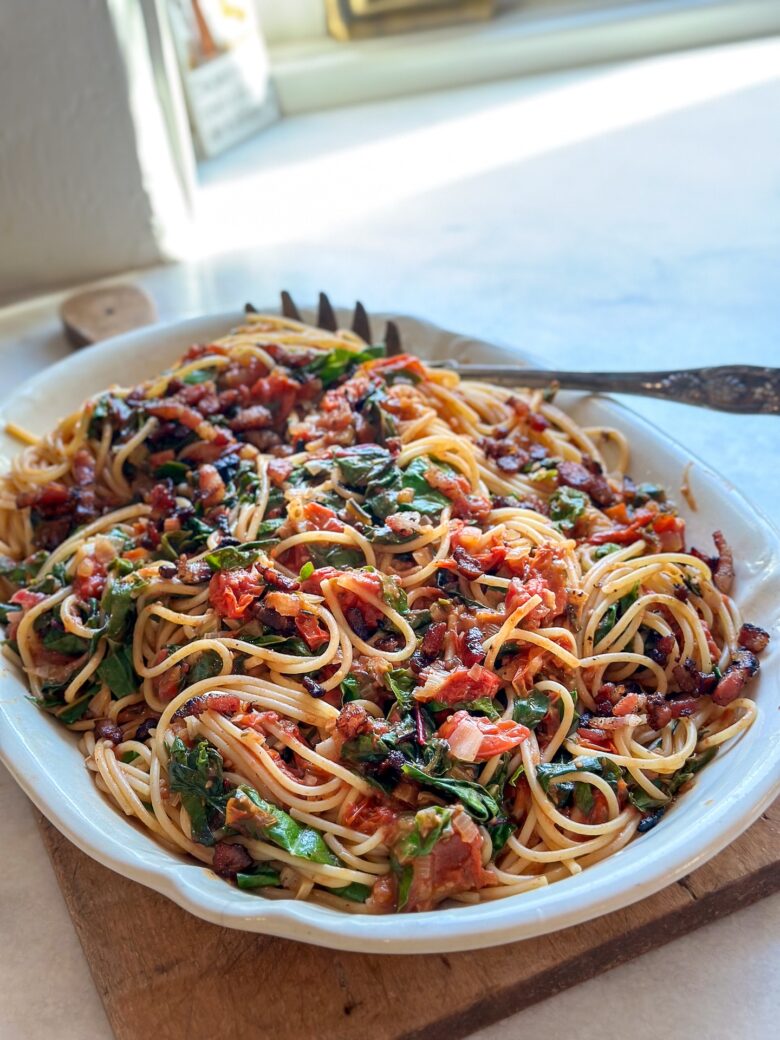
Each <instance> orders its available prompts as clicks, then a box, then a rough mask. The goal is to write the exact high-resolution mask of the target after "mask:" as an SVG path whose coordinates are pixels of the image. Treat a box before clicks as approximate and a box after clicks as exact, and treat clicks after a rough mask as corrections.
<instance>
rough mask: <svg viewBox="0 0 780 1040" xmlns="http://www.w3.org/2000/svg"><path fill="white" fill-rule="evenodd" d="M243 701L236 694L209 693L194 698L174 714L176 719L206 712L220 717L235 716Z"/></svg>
mask: <svg viewBox="0 0 780 1040" xmlns="http://www.w3.org/2000/svg"><path fill="white" fill-rule="evenodd" d="M240 707H241V701H240V700H239V698H238V697H237V696H236V695H235V694H234V693H209V694H204V696H202V697H193V698H192V700H190V701H187V703H186V704H182V706H181V707H180V708H179V709H178V711H175V712H174V713H173V717H174V718H175V719H187V718H189V717H190V716H191V715H195V716H197V715H202V714H203V712H204V711H216V712H218V713H219V714H220V715H235V713H236V712H237V711H238V710H239V708H240Z"/></svg>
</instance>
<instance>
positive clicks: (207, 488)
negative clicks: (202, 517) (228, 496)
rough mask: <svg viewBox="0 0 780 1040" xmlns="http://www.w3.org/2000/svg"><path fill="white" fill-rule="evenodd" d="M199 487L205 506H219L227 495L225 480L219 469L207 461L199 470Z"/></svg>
mask: <svg viewBox="0 0 780 1040" xmlns="http://www.w3.org/2000/svg"><path fill="white" fill-rule="evenodd" d="M198 489H199V490H200V497H201V499H202V501H203V504H204V506H206V507H209V506H217V505H219V503H220V502H221V501H222V499H223V498H224V497H225V482H224V480H223V479H222V477H221V476H220V475H219V472H218V471H217V469H216V468H215V467H214V466H212V465H210V464H208V463H206V464H205V465H203V466H201V467H200V468H199V470H198Z"/></svg>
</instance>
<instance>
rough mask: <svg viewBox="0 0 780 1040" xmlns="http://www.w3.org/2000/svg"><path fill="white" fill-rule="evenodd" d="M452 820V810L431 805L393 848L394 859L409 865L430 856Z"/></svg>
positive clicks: (420, 814) (419, 813)
mask: <svg viewBox="0 0 780 1040" xmlns="http://www.w3.org/2000/svg"><path fill="white" fill-rule="evenodd" d="M451 819H452V809H445V808H443V807H442V806H441V805H429V806H428V807H427V808H426V809H421V810H420V811H419V812H418V813H416V814H415V818H414V827H413V828H412V830H411V831H409V833H408V834H406V835H404V837H403V838H401V839H400V841H397V842H396V844H395V845H394V846H393V857H394V858H395V859H396V860H397V861H398V862H399V863H408V862H409V861H410V860H412V859H416V858H417V857H418V856H428V855H430V853H431V852H432V851H433V846H434V845H435V844H436V842H437V841H438V840H439V838H441V836H442V834H443V832H444V830H445V828H446V827H447V826H448V824H449V822H450V820H451Z"/></svg>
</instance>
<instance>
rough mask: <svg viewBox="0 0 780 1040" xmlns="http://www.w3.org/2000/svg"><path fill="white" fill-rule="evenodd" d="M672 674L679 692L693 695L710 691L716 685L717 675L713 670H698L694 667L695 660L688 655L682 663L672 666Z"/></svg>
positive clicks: (699, 695) (700, 694) (696, 695)
mask: <svg viewBox="0 0 780 1040" xmlns="http://www.w3.org/2000/svg"><path fill="white" fill-rule="evenodd" d="M672 676H673V677H674V681H675V682H676V683H677V685H678V687H679V689H680V692H681V693H690V694H693V695H694V696H695V697H701V696H703V695H704V694H707V693H712V691H713V690H714V689H715V687H716V686H717V685H718V676H717V675H716V674H715V672H700V671H699V670H698V669H697V667H696V662H695V661H694V660H693V659H692V658H690V657H686V659H685V660H684V661H683V663H682V664H678V665H675V666H674V669H673V670H672Z"/></svg>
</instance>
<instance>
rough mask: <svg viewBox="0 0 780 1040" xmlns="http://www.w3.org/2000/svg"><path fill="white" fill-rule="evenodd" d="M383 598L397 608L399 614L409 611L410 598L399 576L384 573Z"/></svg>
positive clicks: (389, 604) (394, 608) (390, 605)
mask: <svg viewBox="0 0 780 1040" xmlns="http://www.w3.org/2000/svg"><path fill="white" fill-rule="evenodd" d="M382 599H383V600H384V601H385V603H386V604H387V605H388V607H392V608H393V610H397V611H398V613H399V614H408V613H409V600H408V599H407V596H406V589H404V587H403V585H401V583H400V581H399V579H398V578H396V577H394V576H391V575H389V574H383V575H382Z"/></svg>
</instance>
